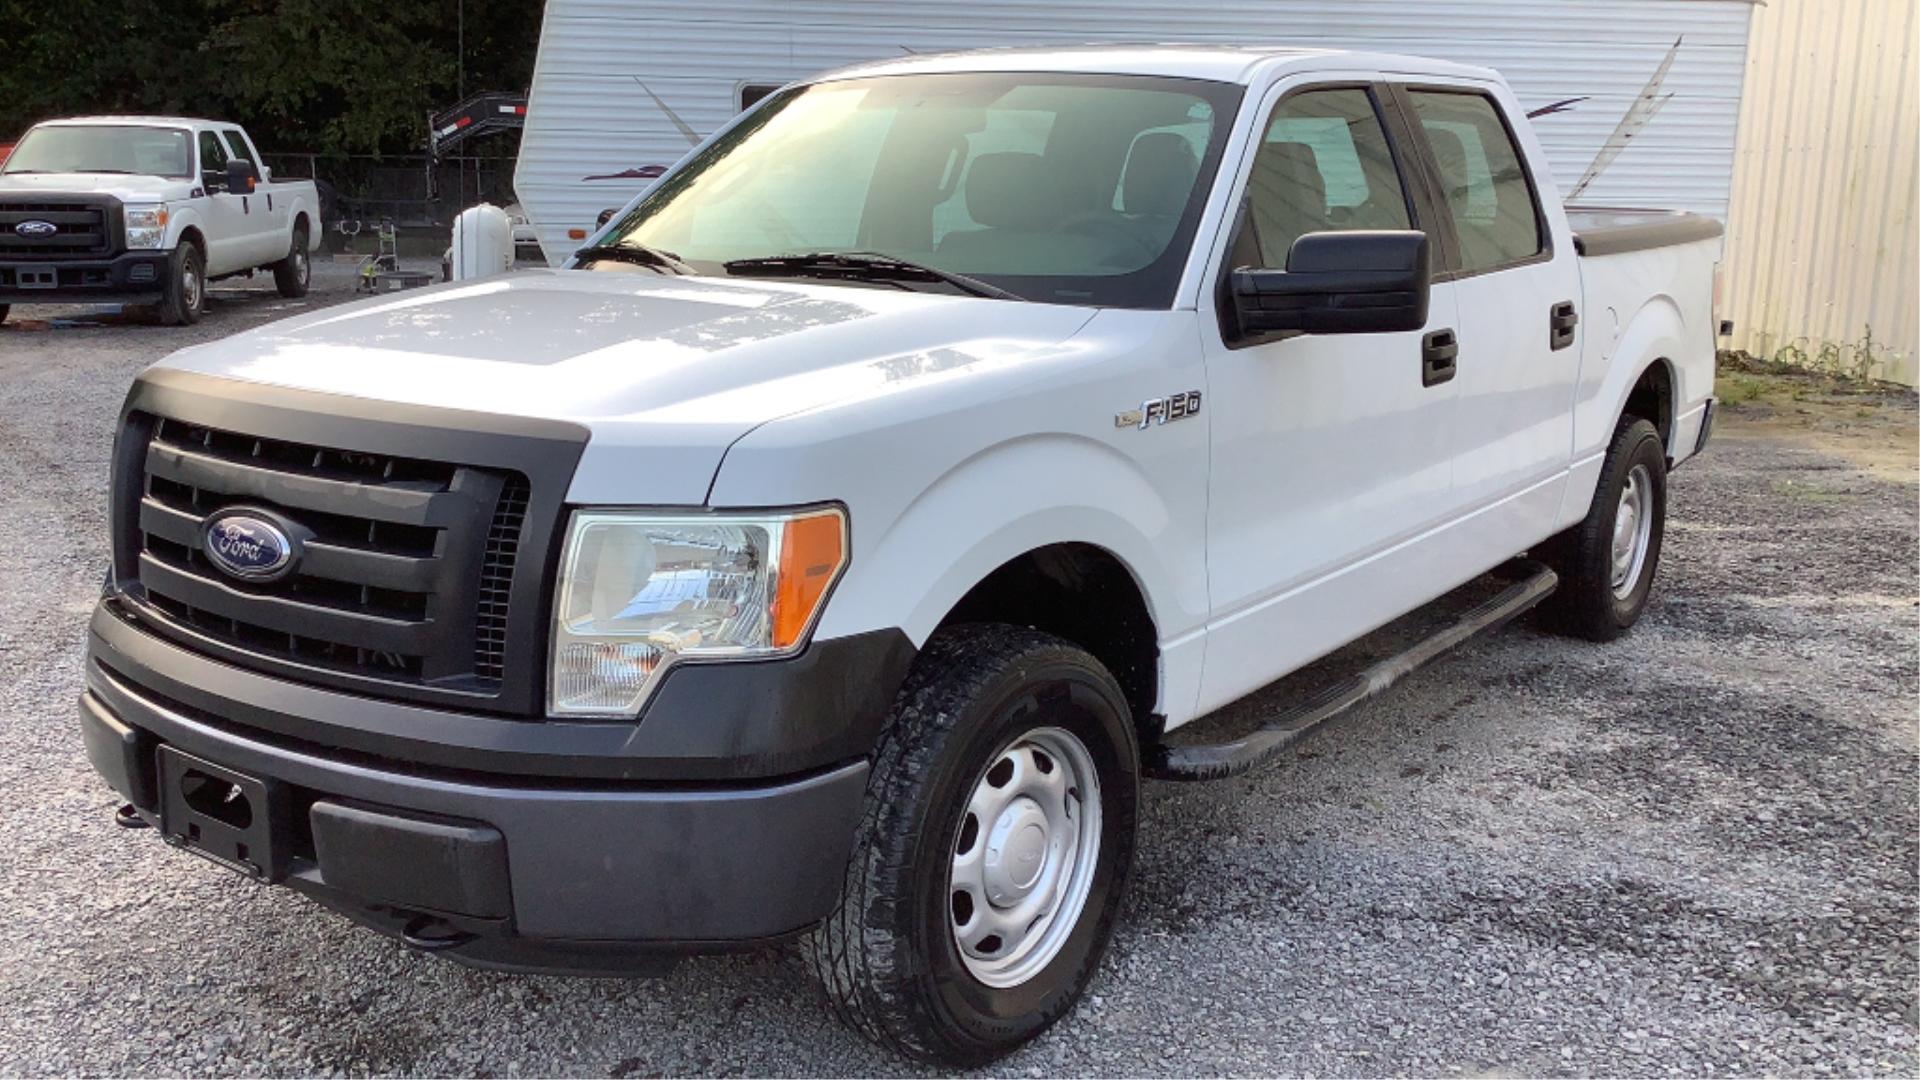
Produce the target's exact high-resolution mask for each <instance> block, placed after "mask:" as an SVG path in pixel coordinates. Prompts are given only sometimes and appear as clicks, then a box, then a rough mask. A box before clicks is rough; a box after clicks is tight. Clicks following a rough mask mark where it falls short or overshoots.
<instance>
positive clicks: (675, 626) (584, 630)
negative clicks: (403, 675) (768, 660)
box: [547, 509, 847, 717]
mask: <svg viewBox="0 0 1920 1080" xmlns="http://www.w3.org/2000/svg"><path fill="white" fill-rule="evenodd" d="M846 564H847V518H846V515H845V514H844V513H843V512H841V511H840V510H838V509H825V510H802V511H795V512H792V513H786V514H765V513H755V514H725V513H714V514H679V515H671V516H668V515H662V514H650V513H646V512H641V511H611V510H579V511H575V512H574V515H573V520H572V521H571V523H570V524H569V525H568V528H567V543H566V550H565V552H564V554H563V555H562V557H561V563H560V584H559V589H558V591H557V592H556V593H555V594H554V604H553V657H552V663H551V671H550V672H549V673H548V679H547V711H548V713H549V714H550V715H553V716H562V717H573V716H578V717H595V716H598V717H630V716H633V715H635V714H637V713H638V712H639V711H640V706H641V705H642V704H644V703H645V702H646V699H647V695H648V694H650V693H652V691H653V688H654V686H655V685H656V684H658V682H659V681H660V678H661V677H662V676H664V675H665V674H666V672H667V669H668V668H670V667H672V666H673V665H674V664H675V663H678V662H680V661H682V660H721V659H744V658H760V657H772V656H786V655H791V654H793V653H796V652H798V651H799V650H800V649H801V648H802V647H803V646H804V645H805V644H806V640H807V634H808V633H809V632H810V631H811V630H812V629H813V623H814V620H815V618H816V617H817V616H818V615H819V613H820V608H821V605H822V602H823V601H824V600H825V599H826V595H827V590H828V589H830V588H832V587H833V583H834V581H836V580H837V579H838V578H839V576H840V572H841V570H843V569H844V568H845V567H846Z"/></svg>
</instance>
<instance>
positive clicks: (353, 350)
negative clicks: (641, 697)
mask: <svg viewBox="0 0 1920 1080" xmlns="http://www.w3.org/2000/svg"><path fill="white" fill-rule="evenodd" d="M1093 314H1094V312H1093V309H1090V308H1076V307H1068V306H1062V305H1054V304H1028V303H1018V302H1010V301H998V300H984V299H976V298H972V297H958V296H943V295H931V294H925V293H908V292H901V291H896V290H891V289H867V288H853V287H844V286H829V285H814V284H808V283H798V282H796V283H788V282H765V281H753V282H747V281H741V280H734V279H725V278H694V277H680V278H676V277H663V276H659V275H656V274H654V273H653V272H651V271H647V270H643V269H636V268H630V267H625V266H622V267H620V268H619V269H616V270H609V271H605V272H591V271H581V270H565V271H562V270H535V271H523V272H520V273H515V274H510V275H506V276H502V277H495V278H490V279H486V280H482V281H475V282H467V283H458V284H453V285H442V286H435V287H432V288H428V289H423V290H420V291H418V292H411V293H404V294H400V295H397V296H395V297H392V298H382V299H377V300H368V301H363V302H360V303H355V304H349V305H345V306H341V307H335V308H329V309H326V310H323V311H317V312H313V313H311V314H308V315H303V316H299V317H296V318H292V319H287V320H285V321H282V322H277V323H273V324H270V325H268V326H264V327H261V328H259V329H257V330H253V331H249V332H246V333H241V334H236V335H234V336H232V337H229V338H224V339H222V340H220V341H216V342H211V343H209V344H206V345H201V346H196V347H194V348H190V349H186V350H183V351H181V352H179V353H175V354H174V355H173V356H171V357H168V358H167V359H166V360H163V361H161V363H160V364H159V365H157V366H159V367H163V368H171V369H177V370H183V371H193V372H199V373H201V374H206V375H213V376H218V377H224V378H231V379H243V380H247V381H250V382H258V383H266V384H270V385H274V386H282V387H289V388H295V389H302V390H312V391H318V392H322V393H332V394H346V395H351V396H355V397H361V398H371V399H377V400H382V401H393V402H399V403H405V404H413V405H428V406H442V407H446V408H454V409H469V410H475V411H480V412H490V413H496V414H507V415H514V416H526V417H535V418H543V419H554V420H567V421H572V422H575V423H578V424H582V425H584V426H585V427H587V428H588V429H589V430H590V431H591V432H592V438H591V441H590V442H589V444H588V448H587V453H586V455H585V456H584V457H583V458H582V461H581V465H580V470H579V474H578V475H577V476H576V478H575V483H574V490H576V491H591V492H596V493H600V492H606V491H610V490H613V491H620V492H622V493H626V492H631V494H630V495H624V499H625V501H631V502H633V503H642V504H655V505H698V504H700V503H703V502H705V500H706V495H707V491H708V489H709V487H710V486H711V484H712V481H713V476H714V473H715V471H716V470H717V469H718V468H719V465H720V461H721V458H722V457H723V456H724V455H725V453H726V449H727V447H728V446H730V445H732V443H733V442H734V441H735V440H737V439H739V438H740V437H741V436H742V435H744V434H746V433H747V432H749V431H751V430H753V429H754V428H755V427H757V426H759V425H761V424H764V423H767V422H768V421H770V420H775V419H778V418H779V417H782V416H787V415H791V414H794V413H798V412H803V411H806V410H809V409H815V408H820V407H823V406H826V405H831V404H833V403H835V402H838V401H842V400H845V399H848V398H852V397H856V396H862V395H870V394H873V393H874V392H876V390H877V389H878V388H881V387H888V388H891V387H894V386H897V385H899V384H904V383H910V382H912V381H914V380H917V379H923V378H953V377H956V376H958V375H962V374H964V371H965V369H966V368H967V367H968V366H969V365H970V364H972V363H974V362H976V361H981V362H986V361H990V362H991V365H992V366H993V367H994V368H995V369H996V370H997V369H1001V368H1004V367H1005V366H1006V365H1007V364H1008V363H1010V362H1013V363H1017V362H1019V360H1020V358H1021V357H1022V356H1028V355H1032V356H1038V355H1041V354H1042V353H1044V352H1046V351H1047V350H1050V349H1051V348H1052V347H1054V346H1057V345H1058V344H1060V343H1061V342H1064V341H1066V340H1067V339H1068V338H1071V337H1072V336H1073V335H1074V334H1075V333H1076V332H1077V331H1079V330H1080V328H1081V327H1083V326H1085V325H1086V324H1087V322H1088V321H1089V320H1090V319H1091V318H1092V316H1093Z"/></svg>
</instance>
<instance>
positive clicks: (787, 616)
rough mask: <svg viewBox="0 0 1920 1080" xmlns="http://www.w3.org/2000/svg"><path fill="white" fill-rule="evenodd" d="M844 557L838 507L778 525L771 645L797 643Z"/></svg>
mask: <svg viewBox="0 0 1920 1080" xmlns="http://www.w3.org/2000/svg"><path fill="white" fill-rule="evenodd" d="M846 557H847V553H846V524H845V519H844V518H842V517H841V516H840V514H839V512H838V511H834V510H827V511H823V512H821V513H818V514H810V515H808V516H806V517H799V518H794V519H793V520H792V521H789V522H787V524H786V526H785V527H784V528H783V529H781V531H780V562H779V567H780V570H779V574H780V576H779V580H778V581H777V582H776V583H775V585H774V594H773V646H774V648H776V649H788V648H792V647H793V646H794V645H797V644H799V642H800V639H801V638H802V637H803V636H805V634H806V632H807V626H808V624H810V623H812V622H813V613H814V611H815V610H816V609H818V608H819V606H820V601H821V599H822V598H824V597H825V596H826V595H827V588H828V587H829V586H831V585H832V584H833V579H834V577H835V576H836V575H837V574H839V572H840V566H841V564H842V563H843V562H845V561H846Z"/></svg>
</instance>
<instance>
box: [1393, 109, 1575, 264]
mask: <svg viewBox="0 0 1920 1080" xmlns="http://www.w3.org/2000/svg"><path fill="white" fill-rule="evenodd" d="M1408 96H1409V97H1411V98H1412V99H1413V108H1414V112H1415V114H1416V115H1417V116H1418V117H1419V118H1420V126H1421V128H1422V129H1424V130H1425V132H1426V136H1427V144H1428V145H1429V146H1430V147H1432V150H1433V163H1434V167H1435V169H1436V170H1437V171H1438V172H1439V174H1440V184H1441V188H1442V189H1443V195H1444V197H1445V199H1446V204H1447V210H1448V212H1449V213H1451V214H1452V216H1453V227H1454V232H1455V233H1456V234H1458V236H1459V240H1460V264H1461V265H1460V268H1461V269H1462V270H1465V271H1468V272H1470V273H1471V272H1474V271H1484V270H1494V269H1499V268H1500V267H1503V266H1511V265H1514V264H1517V263H1522V262H1526V261H1527V260H1529V259H1531V258H1533V257H1534V256H1536V255H1539V254H1540V253H1541V252H1542V251H1545V250H1546V236H1547V230H1546V224H1545V222H1543V221H1542V220H1541V219H1540V209H1539V205H1538V203H1537V202H1536V201H1535V199H1534V195H1533V182H1532V180H1531V179H1529V177H1528V175H1527V166H1526V163H1525V161H1524V160H1523V159H1522V158H1521V156H1520V148H1519V147H1518V146H1516V145H1514V140H1513V134H1512V132H1510V131H1509V130H1508V129H1507V125H1506V122H1505V121H1503V120H1502V119H1501V118H1500V112H1499V109H1498V107H1497V106H1495V105H1494V103H1493V100H1492V99H1491V98H1488V97H1486V96H1485V95H1483V94H1476V93H1449V92H1446V91H1436V90H1414V91H1412V92H1411V93H1410V94H1409V95H1408Z"/></svg>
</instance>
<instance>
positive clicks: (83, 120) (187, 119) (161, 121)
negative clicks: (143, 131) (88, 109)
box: [34, 115, 240, 127]
mask: <svg viewBox="0 0 1920 1080" xmlns="http://www.w3.org/2000/svg"><path fill="white" fill-rule="evenodd" d="M88 124H147V125H151V126H153V127H239V126H240V125H239V124H236V123H233V122H232V121H230V120H203V119H200V118H198V117H192V116H119V115H113V116H107V115H102V116H66V117H61V118H60V119H58V120H42V121H41V122H40V123H38V124H36V125H34V126H35V127H84V126H86V125H88Z"/></svg>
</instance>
